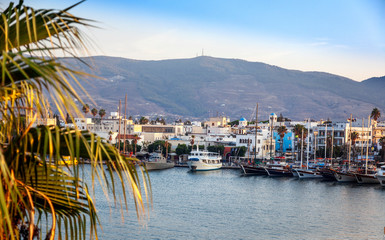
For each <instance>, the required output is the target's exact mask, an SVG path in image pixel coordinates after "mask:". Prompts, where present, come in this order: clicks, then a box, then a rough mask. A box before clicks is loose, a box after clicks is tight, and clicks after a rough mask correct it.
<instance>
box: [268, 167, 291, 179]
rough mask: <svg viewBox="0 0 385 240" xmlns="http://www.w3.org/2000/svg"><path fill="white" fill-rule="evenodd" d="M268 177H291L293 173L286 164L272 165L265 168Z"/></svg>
mask: <svg viewBox="0 0 385 240" xmlns="http://www.w3.org/2000/svg"><path fill="white" fill-rule="evenodd" d="M265 170H266V172H267V175H268V176H269V177H292V176H293V173H292V172H291V171H290V169H289V168H288V167H286V166H281V165H275V166H274V165H273V166H269V167H266V168H265Z"/></svg>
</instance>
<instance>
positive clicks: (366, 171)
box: [365, 115, 370, 174]
mask: <svg viewBox="0 0 385 240" xmlns="http://www.w3.org/2000/svg"><path fill="white" fill-rule="evenodd" d="M369 129H370V115H369V117H368V137H367V138H366V163H365V174H368V158H369Z"/></svg>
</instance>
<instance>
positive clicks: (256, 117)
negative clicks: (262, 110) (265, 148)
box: [254, 103, 258, 162]
mask: <svg viewBox="0 0 385 240" xmlns="http://www.w3.org/2000/svg"><path fill="white" fill-rule="evenodd" d="M257 145H258V103H257V110H256V113H255V152H254V162H256V161H257V149H258V148H257Z"/></svg>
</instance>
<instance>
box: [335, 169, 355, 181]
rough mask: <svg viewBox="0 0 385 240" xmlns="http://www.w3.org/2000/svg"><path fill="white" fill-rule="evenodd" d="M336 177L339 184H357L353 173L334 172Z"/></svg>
mask: <svg viewBox="0 0 385 240" xmlns="http://www.w3.org/2000/svg"><path fill="white" fill-rule="evenodd" d="M333 174H334V177H335V178H336V180H337V181H338V182H356V181H357V180H356V176H355V175H354V173H352V172H342V171H334V172H333Z"/></svg>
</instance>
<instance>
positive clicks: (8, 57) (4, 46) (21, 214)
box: [0, 1, 147, 239]
mask: <svg viewBox="0 0 385 240" xmlns="http://www.w3.org/2000/svg"><path fill="white" fill-rule="evenodd" d="M76 5H77V4H75V5H73V6H71V7H69V8H67V9H64V10H57V11H56V10H49V9H48V10H47V9H33V8H31V7H28V6H25V5H24V4H23V1H21V2H20V3H19V4H16V5H15V4H14V3H10V4H9V6H8V7H7V8H5V9H4V10H2V12H1V13H0V14H1V18H0V59H1V61H0V62H1V63H0V68H1V69H0V72H2V75H1V83H2V84H1V85H0V119H1V121H0V132H1V134H0V141H1V142H0V146H1V151H0V216H1V221H0V239H20V238H21V237H23V238H24V239H27V238H28V239H33V238H35V237H37V238H41V239H64V238H67V237H68V236H70V238H74V237H75V236H77V237H79V238H83V237H84V238H85V236H86V233H85V231H87V229H88V230H89V235H90V236H91V237H95V238H97V226H96V225H97V224H98V223H99V222H98V220H97V211H96V208H95V206H94V204H93V202H94V200H93V199H92V196H91V195H90V194H89V193H91V192H93V190H92V188H93V187H94V184H93V182H94V181H95V180H92V184H91V185H90V186H92V187H91V189H88V187H87V185H86V184H85V182H84V181H83V176H84V175H83V174H81V171H82V168H81V167H79V166H78V165H75V166H71V168H69V167H68V166H64V167H58V161H60V160H61V159H62V157H63V156H64V155H69V156H70V157H71V158H72V159H73V158H75V157H76V158H77V159H78V161H81V159H80V157H85V158H89V159H90V160H91V164H90V174H92V175H93V176H101V175H102V176H103V177H97V179H98V181H100V182H101V185H102V186H103V187H104V188H106V189H105V190H106V192H111V193H112V194H113V196H114V197H113V199H114V200H115V201H117V197H116V192H115V191H116V190H115V189H116V188H117V185H118V184H119V185H120V187H119V188H123V189H124V188H131V190H132V193H131V194H132V195H133V201H134V202H135V206H136V209H137V212H138V214H141V213H144V212H145V205H144V202H145V201H144V202H143V200H142V197H143V196H146V195H147V194H142V190H141V188H140V186H139V185H138V183H139V182H140V179H139V178H138V175H137V174H136V168H135V166H134V162H133V160H131V159H123V158H122V156H120V155H119V153H118V152H117V150H116V149H115V148H114V147H113V146H111V145H110V144H107V143H104V142H103V141H102V139H100V138H99V137H97V136H96V135H94V134H92V133H90V132H88V131H80V130H79V129H77V128H75V129H66V128H59V127H58V126H39V127H32V123H33V122H34V121H35V119H36V118H37V117H39V116H45V115H46V112H49V111H50V109H51V106H50V105H51V104H50V103H52V104H53V105H54V107H55V108H56V109H57V110H58V112H59V113H60V115H61V118H62V119H65V115H64V114H65V113H66V112H68V113H69V115H70V117H71V118H73V116H74V115H75V114H81V111H80V109H78V108H77V107H76V104H75V101H74V100H73V99H76V100H77V101H79V102H80V103H81V104H84V102H83V101H82V100H81V99H80V98H79V94H78V93H77V92H76V91H75V89H83V88H82V87H81V86H80V85H79V84H78V82H79V81H78V79H77V78H79V77H82V76H86V74H84V73H81V72H79V71H75V70H72V69H71V68H69V67H67V66H65V65H64V63H63V61H59V60H58V58H57V57H56V56H55V53H57V52H58V51H61V52H62V53H64V54H69V55H71V56H75V57H76V53H77V52H78V51H79V50H84V49H85V47H86V46H85V45H84V42H85V41H84V40H85V39H84V38H83V35H82V33H81V32H80V31H79V27H83V26H88V25H90V21H89V20H86V19H83V18H79V17H76V16H74V15H73V14H71V13H69V11H71V9H72V8H73V7H75V6H76ZM76 48H79V49H76ZM82 52H83V51H82ZM45 94H47V95H45ZM48 98H49V100H50V101H48ZM83 150H84V151H83ZM103 161H104V162H105V163H106V164H107V166H108V168H109V169H110V170H105V167H104V166H103V165H102V163H103ZM112 169H113V170H114V171H112ZM116 174H118V175H119V176H120V178H116V177H115V176H116ZM117 179H122V180H117ZM144 181H147V179H144ZM98 197H99V196H98ZM124 199H127V198H126V197H124ZM126 203H127V200H124V202H123V203H122V204H121V207H123V206H124V205H125V204H126ZM87 222H88V224H87ZM63 223H65V224H63ZM44 225H46V228H47V230H48V231H47V236H40V235H41V234H42V233H41V232H39V228H38V226H44ZM44 228H45V226H44ZM22 231H23V232H22ZM74 233H75V234H74ZM21 235H22V236H21Z"/></svg>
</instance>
